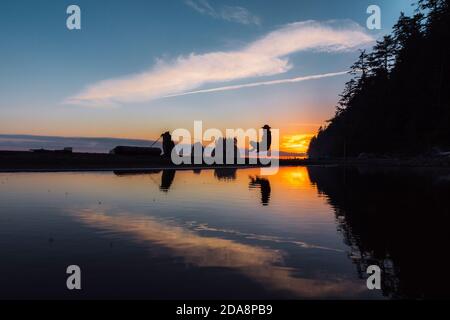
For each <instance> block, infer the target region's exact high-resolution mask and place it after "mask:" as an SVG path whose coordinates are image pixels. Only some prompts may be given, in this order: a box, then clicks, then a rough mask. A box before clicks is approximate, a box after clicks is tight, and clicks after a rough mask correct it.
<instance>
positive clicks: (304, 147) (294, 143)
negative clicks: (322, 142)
mask: <svg viewBox="0 0 450 320" xmlns="http://www.w3.org/2000/svg"><path fill="white" fill-rule="evenodd" d="M313 137H314V134H294V135H284V136H283V137H282V139H281V145H280V147H281V150H282V151H285V152H293V153H306V152H307V151H308V146H309V142H310V141H311V139H312V138H313Z"/></svg>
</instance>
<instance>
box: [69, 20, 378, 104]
mask: <svg viewBox="0 0 450 320" xmlns="http://www.w3.org/2000/svg"><path fill="white" fill-rule="evenodd" d="M372 41H373V38H372V37H371V36H370V35H368V34H367V33H366V31H365V29H363V28H362V27H360V26H359V25H358V24H356V23H354V22H351V21H331V22H317V21H304V22H296V23H292V24H288V25H286V26H283V27H281V28H280V29H277V30H275V31H273V32H270V33H269V34H267V35H266V36H264V37H262V38H260V39H259V40H256V41H254V42H252V43H250V44H248V45H246V46H244V47H243V48H241V49H240V50H235V51H217V52H210V53H204V54H196V53H191V54H189V55H187V56H180V57H178V58H176V59H175V60H173V61H164V60H158V61H157V62H156V64H155V66H154V67H153V68H151V69H150V70H148V71H144V72H142V73H139V74H132V75H128V76H124V77H121V78H115V79H110V80H104V81H101V82H98V83H94V84H92V85H90V86H88V87H87V88H85V89H84V90H83V91H82V92H80V93H78V94H76V95H74V96H72V97H69V98H68V99H67V100H66V103H70V104H77V105H86V106H94V107H105V106H112V105H118V104H123V103H133V102H143V101H149V100H154V99H159V98H162V97H167V96H171V95H177V94H182V93H188V92H190V91H194V90H196V89H199V88H201V87H202V86H203V85H205V84H210V83H221V82H222V83H223V82H229V81H233V80H242V79H246V78H254V77H265V76H273V75H278V74H282V73H285V72H287V71H289V70H290V69H291V68H292V64H291V63H290V61H289V55H291V54H293V53H296V52H301V51H320V52H341V51H346V50H354V49H356V48H360V47H361V46H365V45H367V44H368V43H371V42H372ZM296 79H301V78H296ZM294 80H295V79H294ZM277 81H280V80H277ZM281 81H283V80H281ZM290 81H291V82H295V81H293V80H292V79H291V80H290ZM298 81H301V80H297V82H298ZM257 85H261V84H257ZM249 86H254V85H249Z"/></svg>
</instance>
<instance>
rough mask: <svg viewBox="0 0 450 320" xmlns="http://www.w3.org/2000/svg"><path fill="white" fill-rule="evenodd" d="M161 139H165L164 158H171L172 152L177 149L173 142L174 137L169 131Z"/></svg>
mask: <svg viewBox="0 0 450 320" xmlns="http://www.w3.org/2000/svg"><path fill="white" fill-rule="evenodd" d="M161 137H162V138H163V143H162V145H163V152H164V157H166V158H170V157H171V155H172V150H173V148H175V143H174V142H173V141H172V136H171V134H170V132H169V131H167V132H164V133H163V134H162V135H161Z"/></svg>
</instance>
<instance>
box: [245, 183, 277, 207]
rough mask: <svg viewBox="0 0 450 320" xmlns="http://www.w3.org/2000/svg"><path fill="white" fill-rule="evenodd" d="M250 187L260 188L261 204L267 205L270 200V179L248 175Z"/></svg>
mask: <svg viewBox="0 0 450 320" xmlns="http://www.w3.org/2000/svg"><path fill="white" fill-rule="evenodd" d="M250 180H251V181H250V184H249V187H250V188H259V189H260V190H261V203H262V205H263V206H268V205H269V201H270V193H271V191H272V190H271V188H270V181H269V180H267V179H264V178H259V177H250Z"/></svg>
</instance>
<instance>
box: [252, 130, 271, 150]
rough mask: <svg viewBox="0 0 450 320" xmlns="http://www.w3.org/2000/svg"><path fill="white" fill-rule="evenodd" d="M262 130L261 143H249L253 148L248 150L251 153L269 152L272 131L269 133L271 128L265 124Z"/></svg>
mask: <svg viewBox="0 0 450 320" xmlns="http://www.w3.org/2000/svg"><path fill="white" fill-rule="evenodd" d="M262 129H264V133H263V136H262V140H261V142H256V141H250V146H251V147H252V148H253V149H252V150H250V151H251V152H254V151H256V152H257V153H260V152H266V151H269V150H270V147H271V146H272V131H270V129H272V128H271V127H270V126H269V125H267V124H266V125H265V126H264V127H262Z"/></svg>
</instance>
